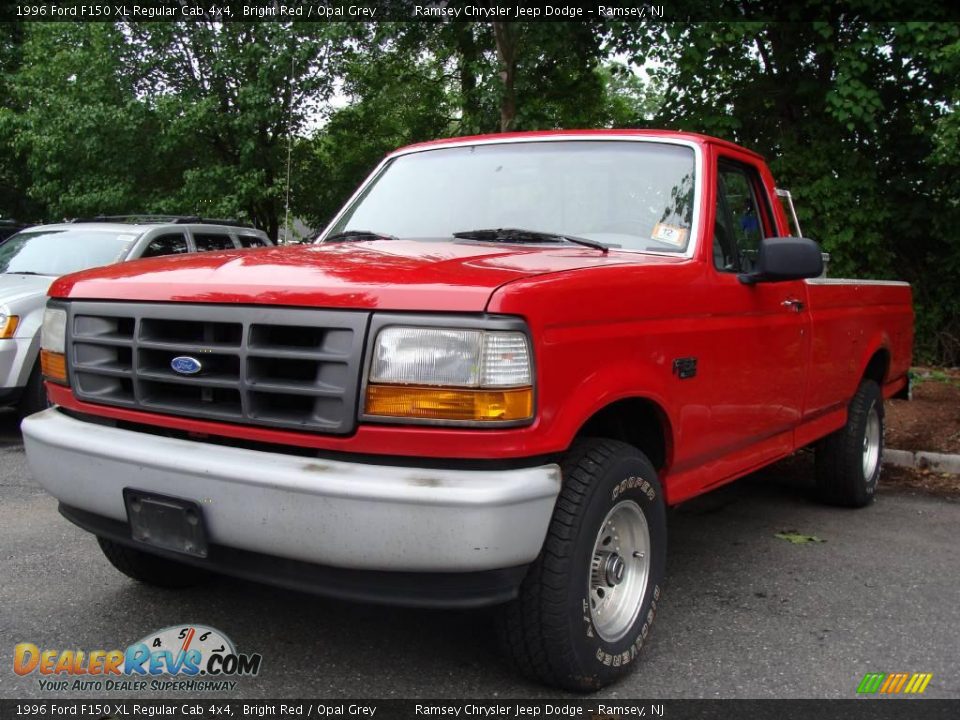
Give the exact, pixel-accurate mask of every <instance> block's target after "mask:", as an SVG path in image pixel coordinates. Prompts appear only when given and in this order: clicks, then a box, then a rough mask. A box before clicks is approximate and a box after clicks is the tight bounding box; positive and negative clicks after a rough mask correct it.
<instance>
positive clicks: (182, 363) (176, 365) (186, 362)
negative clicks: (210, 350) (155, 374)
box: [170, 355, 203, 375]
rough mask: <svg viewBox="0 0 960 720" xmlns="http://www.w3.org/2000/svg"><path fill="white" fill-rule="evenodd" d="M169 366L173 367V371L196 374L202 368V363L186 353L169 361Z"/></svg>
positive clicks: (182, 373) (181, 373)
mask: <svg viewBox="0 0 960 720" xmlns="http://www.w3.org/2000/svg"><path fill="white" fill-rule="evenodd" d="M170 367H171V368H173V371H174V372H175V373H179V374H180V375H196V374H197V373H198V372H200V371H201V370H203V364H202V363H201V362H200V361H199V360H197V359H196V358H192V357H190V356H188V355H181V356H180V357H175V358H174V359H173V360H171V361H170Z"/></svg>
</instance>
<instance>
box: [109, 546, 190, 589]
mask: <svg viewBox="0 0 960 720" xmlns="http://www.w3.org/2000/svg"><path fill="white" fill-rule="evenodd" d="M97 542H98V543H99V544H100V549H101V550H102V551H103V554H104V555H105V556H106V558H107V560H109V561H110V564H111V565H113V566H114V567H115V568H116V569H117V570H119V571H120V572H122V573H123V574H124V575H126V576H127V577H130V578H133V579H134V580H138V581H139V582H142V583H146V584H147V585H156V586H157V587H162V588H187V587H193V586H194V585H198V584H199V583H201V582H203V581H204V580H205V579H206V578H207V573H206V571H204V570H201V569H200V568H197V567H193V566H192V565H184V564H183V563H178V562H174V561H172V560H167V559H166V558H162V557H160V556H159V555H152V554H150V553H145V552H143V551H141V550H137V549H136V548H132V547H130V546H128V545H123V544H121V543H116V542H113V541H112V540H107V539H106V538H103V537H100V536H97Z"/></svg>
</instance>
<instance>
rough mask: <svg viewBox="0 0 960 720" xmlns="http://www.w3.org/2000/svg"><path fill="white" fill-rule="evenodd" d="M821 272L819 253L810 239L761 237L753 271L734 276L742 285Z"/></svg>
mask: <svg viewBox="0 0 960 720" xmlns="http://www.w3.org/2000/svg"><path fill="white" fill-rule="evenodd" d="M822 274H823V253H822V252H821V251H820V246H819V245H817V243H815V242H814V241H813V240H808V239H807V238H796V237H778V238H764V239H763V240H761V241H760V251H759V253H758V254H757V264H756V268H755V269H754V271H753V272H749V273H740V274H739V275H738V276H737V277H738V278H739V280H740V282H742V283H743V284H744V285H753V284H754V283H759V282H784V281H786V280H802V279H803V278H815V277H819V276H820V275H822Z"/></svg>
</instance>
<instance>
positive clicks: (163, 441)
mask: <svg viewBox="0 0 960 720" xmlns="http://www.w3.org/2000/svg"><path fill="white" fill-rule="evenodd" d="M22 429H23V438H24V445H25V447H26V452H27V459H28V462H29V464H30V468H31V470H32V472H33V475H34V477H35V478H36V479H37V481H38V482H39V483H40V484H41V485H42V486H43V487H44V488H46V489H47V490H48V491H49V492H50V493H51V494H52V495H53V496H55V497H56V498H57V499H58V500H60V502H61V503H62V504H63V505H66V506H69V507H72V508H76V509H79V510H82V511H85V512H88V513H92V514H95V515H98V516H101V517H104V518H109V519H112V520H116V521H122V522H126V521H127V512H126V507H125V505H124V499H123V490H124V488H132V489H136V490H141V491H150V492H154V493H158V494H163V495H168V496H175V497H179V498H183V499H186V500H192V501H194V502H196V503H198V504H199V505H200V507H201V508H202V510H203V515H204V520H205V524H206V528H207V532H208V535H209V540H210V542H212V543H215V544H218V545H221V546H224V547H228V548H235V549H238V550H246V551H251V552H255V553H261V554H264V555H270V556H276V557H280V558H289V559H292V560H300V561H304V562H309V563H315V564H318V565H324V566H330V567H336V568H352V569H361V570H385V571H404V572H458V573H460V572H472V571H485V570H494V569H499V568H508V567H514V566H518V565H523V564H526V563H530V562H532V561H533V560H534V559H535V558H536V557H537V555H538V554H539V552H540V548H541V546H542V545H543V540H544V538H545V536H546V531H547V526H548V524H549V522H550V517H551V515H552V514H553V506H554V503H555V501H556V498H557V495H558V493H559V491H560V482H561V479H560V468H559V466H557V465H555V464H549V465H541V466H538V467H531V468H522V469H514V470H504V471H495V470H446V469H421V468H413V467H394V466H388V465H374V464H365V463H357V462H342V461H336V460H328V459H319V458H305V457H299V456H291V455H284V454H281V453H268V452H261V451H256V450H247V449H241V448H232V447H223V446H220V445H213V444H209V443H203V442H195V441H188V440H181V439H175V438H167V437H161V436H157V435H152V434H148V433H141V432H134V431H130V430H122V429H118V428H113V427H105V426H101V425H98V424H93V423H88V422H83V421H81V420H77V419H75V418H72V417H70V416H68V415H66V414H64V413H63V412H61V411H60V410H58V409H56V408H53V409H50V410H46V411H44V412H41V413H37V414H36V415H33V416H31V417H29V418H27V419H26V420H24V422H23V426H22ZM143 549H149V548H147V547H144V548H143Z"/></svg>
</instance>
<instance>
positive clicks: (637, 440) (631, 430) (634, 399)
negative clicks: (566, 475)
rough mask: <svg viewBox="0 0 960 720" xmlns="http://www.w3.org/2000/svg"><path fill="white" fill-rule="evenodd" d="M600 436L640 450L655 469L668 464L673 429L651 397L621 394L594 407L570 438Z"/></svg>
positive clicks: (658, 469) (662, 410)
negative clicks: (601, 405) (606, 402)
mask: <svg viewBox="0 0 960 720" xmlns="http://www.w3.org/2000/svg"><path fill="white" fill-rule="evenodd" d="M584 437H604V438H609V439H611V440H620V441H622V442H625V443H628V444H630V445H633V446H634V447H636V448H638V449H639V450H642V451H643V453H644V454H645V455H646V456H647V457H648V458H649V459H650V462H651V463H652V464H653V466H654V467H655V468H656V469H657V471H658V472H660V471H662V470H663V469H664V468H666V467H669V465H670V461H671V459H672V456H673V431H672V428H671V424H670V419H669V416H668V415H667V413H666V411H665V410H664V408H663V407H662V406H661V405H660V404H659V403H658V402H656V401H655V400H652V399H650V398H648V397H643V396H629V397H623V398H620V399H617V400H614V401H612V402H609V403H608V404H606V405H604V406H603V407H601V408H599V409H598V410H596V411H595V412H594V413H593V414H592V415H591V416H590V417H589V418H587V419H586V420H585V421H584V422H583V423H582V424H581V426H580V428H579V430H578V431H577V433H576V436H575V438H574V439H577V438H584Z"/></svg>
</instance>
